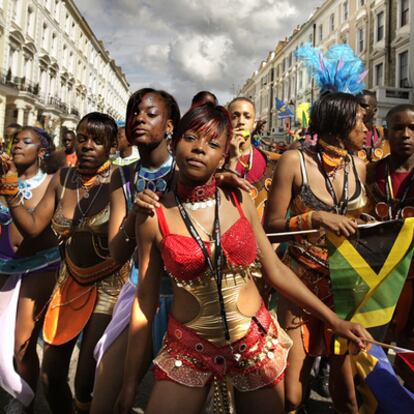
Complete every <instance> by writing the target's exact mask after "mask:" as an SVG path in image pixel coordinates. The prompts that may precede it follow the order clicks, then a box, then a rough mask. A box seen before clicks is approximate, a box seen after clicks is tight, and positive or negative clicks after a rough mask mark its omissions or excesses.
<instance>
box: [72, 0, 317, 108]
mask: <svg viewBox="0 0 414 414" xmlns="http://www.w3.org/2000/svg"><path fill="white" fill-rule="evenodd" d="M75 2H76V5H77V6H78V8H79V10H80V11H81V13H82V14H83V16H84V17H85V19H86V21H87V22H88V23H89V25H90V26H91V28H92V30H93V31H94V33H95V36H96V37H97V38H98V39H99V40H103V41H104V43H105V47H106V49H107V50H108V51H109V53H110V54H111V56H112V57H113V58H114V59H115V61H116V63H117V65H119V66H121V68H122V70H123V72H124V73H125V75H126V77H127V80H128V82H129V83H130V89H131V92H133V91H135V90H138V89H140V88H143V87H153V88H156V89H164V90H166V91H167V92H170V93H171V94H172V95H173V96H174V97H175V98H176V99H177V101H178V103H179V104H180V107H181V109H182V110H185V109H187V108H188V106H189V105H190V102H191V98H192V96H193V95H195V93H197V92H198V91H200V90H210V91H212V92H213V93H215V94H216V96H217V97H218V99H219V102H220V103H222V104H224V103H226V102H228V101H229V100H230V99H231V98H232V97H233V96H234V95H235V94H236V93H237V91H238V90H239V89H240V88H241V87H242V86H243V84H244V82H245V81H246V80H247V79H248V78H249V77H250V76H251V75H252V73H253V72H254V71H255V70H256V69H257V68H258V67H259V65H260V63H261V61H262V60H263V59H265V58H266V57H267V55H268V53H269V51H271V50H274V48H275V46H276V44H277V42H278V41H279V40H282V39H284V38H285V37H286V36H289V35H290V34H291V33H292V30H293V28H294V27H295V26H296V25H298V24H301V23H304V22H305V21H306V20H307V19H308V18H309V16H310V15H311V13H312V12H313V11H314V9H315V8H316V7H317V6H319V5H320V4H321V3H323V0H289V1H286V0H82V1H81V0H75Z"/></svg>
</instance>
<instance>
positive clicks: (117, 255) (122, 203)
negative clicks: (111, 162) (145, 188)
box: [108, 169, 136, 264]
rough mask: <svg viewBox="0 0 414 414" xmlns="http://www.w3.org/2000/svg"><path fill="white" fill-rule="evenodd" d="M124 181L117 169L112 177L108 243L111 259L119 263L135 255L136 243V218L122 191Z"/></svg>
mask: <svg viewBox="0 0 414 414" xmlns="http://www.w3.org/2000/svg"><path fill="white" fill-rule="evenodd" d="M122 184H123V183H122V179H121V173H120V170H119V169H116V170H115V171H114V172H113V174H112V177H111V185H110V192H111V193H110V194H111V195H110V207H111V215H110V217H109V227H108V242H109V252H110V254H111V257H112V258H113V259H114V260H115V261H116V262H118V263H120V264H123V263H125V262H126V261H128V260H129V259H130V258H131V256H132V254H133V253H134V250H135V247H136V243H135V218H136V214H135V211H134V210H131V211H128V209H127V203H126V200H125V196H124V191H123V189H122Z"/></svg>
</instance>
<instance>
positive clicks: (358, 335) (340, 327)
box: [331, 317, 373, 349]
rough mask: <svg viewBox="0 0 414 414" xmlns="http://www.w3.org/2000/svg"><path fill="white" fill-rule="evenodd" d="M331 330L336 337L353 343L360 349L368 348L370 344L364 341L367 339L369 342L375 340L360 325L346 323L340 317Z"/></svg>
mask: <svg viewBox="0 0 414 414" xmlns="http://www.w3.org/2000/svg"><path fill="white" fill-rule="evenodd" d="M331 329H332V332H333V333H334V334H335V335H338V336H341V337H342V338H346V339H348V340H349V341H352V342H353V343H354V344H355V345H356V346H357V347H358V349H366V348H367V346H368V342H366V341H364V340H365V339H367V340H369V341H372V340H373V338H372V336H371V335H370V333H369V332H368V331H367V330H366V329H365V328H364V327H363V326H362V325H360V324H359V323H354V322H349V321H344V320H343V319H340V318H338V317H337V318H336V320H335V322H334V323H333V324H332V326H331Z"/></svg>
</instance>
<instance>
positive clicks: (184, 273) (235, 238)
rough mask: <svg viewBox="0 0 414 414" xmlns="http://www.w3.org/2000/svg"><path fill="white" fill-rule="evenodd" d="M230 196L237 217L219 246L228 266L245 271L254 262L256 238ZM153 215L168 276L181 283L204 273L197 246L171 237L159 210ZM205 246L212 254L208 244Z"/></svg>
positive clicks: (187, 239)
mask: <svg viewBox="0 0 414 414" xmlns="http://www.w3.org/2000/svg"><path fill="white" fill-rule="evenodd" d="M232 196H233V198H234V201H235V204H236V206H237V209H238V211H239V213H240V217H239V218H238V219H237V220H236V221H235V222H234V223H233V224H232V225H231V226H230V227H229V228H228V229H227V230H226V231H225V232H224V233H223V234H222V235H221V244H222V249H223V253H224V256H225V258H226V265H227V266H230V267H245V266H248V265H250V264H252V263H253V262H254V261H255V259H256V255H257V244H256V237H255V234H254V232H253V229H252V227H251V225H250V223H249V221H248V220H247V218H246V216H245V215H244V212H243V209H242V208H241V206H240V204H239V202H238V200H237V198H236V196H235V194H234V193H232ZM156 212H157V217H158V223H159V226H160V230H161V233H162V235H163V239H162V241H161V257H162V259H163V261H164V266H165V268H166V270H167V272H168V273H170V275H171V276H172V277H173V278H174V279H177V280H180V281H182V282H190V281H192V280H194V279H197V278H200V276H201V275H202V274H203V273H205V272H206V270H207V265H206V262H205V258H204V255H203V252H202V251H201V249H200V247H199V246H198V244H197V242H196V241H195V240H194V239H193V238H192V237H190V236H184V235H182V234H174V233H170V230H169V228H168V224H167V221H166V219H165V215H164V211H163V209H162V207H159V208H157V209H156ZM204 244H205V246H206V248H207V251H208V252H209V254H211V246H210V243H209V242H205V243H204Z"/></svg>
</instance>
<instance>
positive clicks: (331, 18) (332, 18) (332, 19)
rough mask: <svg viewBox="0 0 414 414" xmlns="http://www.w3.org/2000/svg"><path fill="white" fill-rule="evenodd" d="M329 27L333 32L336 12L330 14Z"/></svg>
mask: <svg viewBox="0 0 414 414" xmlns="http://www.w3.org/2000/svg"><path fill="white" fill-rule="evenodd" d="M329 28H330V30H331V32H333V31H334V30H335V13H332V14H331V15H330V16H329Z"/></svg>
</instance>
